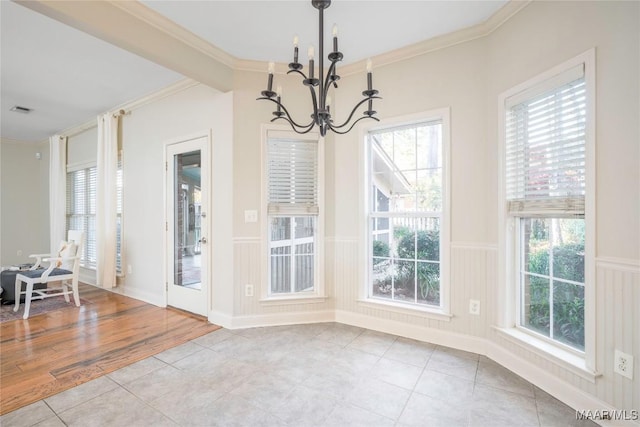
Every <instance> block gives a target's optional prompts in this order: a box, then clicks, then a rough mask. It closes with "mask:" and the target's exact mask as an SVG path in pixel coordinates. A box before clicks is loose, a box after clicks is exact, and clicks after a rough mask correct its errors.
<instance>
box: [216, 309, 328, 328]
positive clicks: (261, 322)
mask: <svg viewBox="0 0 640 427" xmlns="http://www.w3.org/2000/svg"><path fill="white" fill-rule="evenodd" d="M334 320H335V315H334V311H333V310H324V311H313V312H294V313H275V314H258V315H254V316H229V315H227V314H224V313H220V312H216V311H211V312H210V313H209V321H210V322H211V323H215V324H216V325H220V326H222V327H224V328H227V329H245V328H254V327H262V326H283V325H299V324H304V323H321V322H333V321H334Z"/></svg>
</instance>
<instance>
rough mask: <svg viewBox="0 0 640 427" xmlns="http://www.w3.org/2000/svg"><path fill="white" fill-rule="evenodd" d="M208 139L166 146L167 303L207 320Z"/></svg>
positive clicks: (201, 138)
mask: <svg viewBox="0 0 640 427" xmlns="http://www.w3.org/2000/svg"><path fill="white" fill-rule="evenodd" d="M208 143H209V139H208V137H206V136H203V137H200V138H196V139H190V140H187V141H183V142H178V143H175V144H170V145H167V149H166V171H167V175H166V179H167V183H166V188H167V198H166V200H167V206H166V209H167V224H166V233H167V248H166V249H167V250H166V253H167V304H168V305H170V306H173V307H176V308H180V309H182V310H186V311H189V312H192V313H195V314H200V315H202V316H206V315H207V314H208V309H209V280H208V277H209V276H208V259H209V256H208V254H209V242H208V240H207V239H208V237H209V236H208V234H207V232H208V228H209V227H208V226H207V225H208V223H207V213H208V212H207V211H208V203H209V176H210V175H209V156H208Z"/></svg>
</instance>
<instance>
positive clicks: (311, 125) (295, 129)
mask: <svg viewBox="0 0 640 427" xmlns="http://www.w3.org/2000/svg"><path fill="white" fill-rule="evenodd" d="M276 120H284V121H286V122H287V123H289V125H290V126H291V129H293V131H294V132H295V133H299V134H301V135H304V134H305V133H309V132H310V131H311V129H313V126H314V125H315V123H314V122H311V124H310V125H309V126H307V127H306V129H305V128H304V127H303V126H298V127H299V128H301V129H304V130H298V128H296V126H295V125H294V124H293V122H292V121H291V120H290V119H288V118H286V117H274V118H273V119H271V123H273V122H275V121H276Z"/></svg>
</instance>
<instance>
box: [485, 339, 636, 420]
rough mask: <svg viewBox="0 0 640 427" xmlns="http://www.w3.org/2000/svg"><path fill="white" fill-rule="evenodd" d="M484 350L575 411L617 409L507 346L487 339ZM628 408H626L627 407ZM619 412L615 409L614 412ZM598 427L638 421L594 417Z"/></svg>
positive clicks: (607, 411)
mask: <svg viewBox="0 0 640 427" xmlns="http://www.w3.org/2000/svg"><path fill="white" fill-rule="evenodd" d="M486 349H487V352H486V354H485V356H487V357H488V358H490V359H492V360H494V361H495V362H496V363H499V364H500V365H502V366H504V367H505V368H507V369H509V370H510V371H512V372H515V373H516V374H518V375H520V376H521V377H522V378H524V379H525V380H527V381H529V382H530V383H532V384H533V385H535V386H536V387H538V388H541V389H542V390H544V391H545V392H547V393H549V394H550V395H552V396H553V397H555V398H556V399H558V400H560V401H561V402H563V403H564V404H566V405H568V406H570V407H571V408H573V409H575V410H576V411H587V410H588V411H592V412H599V413H604V412H606V413H609V414H613V413H615V412H616V411H617V410H616V408H614V407H613V406H611V405H609V404H608V403H606V402H604V401H602V400H600V399H598V398H597V397H595V396H593V395H591V394H588V393H586V392H585V391H583V390H581V389H579V388H577V387H575V386H573V385H571V384H569V383H567V382H566V381H563V380H562V379H560V378H558V377H557V376H555V375H553V374H551V373H550V372H548V371H546V370H544V369H542V368H540V367H539V366H536V365H534V364H533V363H531V362H528V361H526V360H525V359H522V358H520V357H518V356H516V355H515V354H513V353H511V352H510V351H508V350H507V349H505V348H503V347H501V346H500V345H498V344H497V343H494V342H492V341H489V340H487V345H486ZM627 411H629V409H627ZM618 412H619V411H618ZM594 421H597V422H598V423H599V424H600V425H602V426H619V425H628V426H640V424H639V423H638V422H634V421H632V420H627V421H620V420H617V421H616V420H594Z"/></svg>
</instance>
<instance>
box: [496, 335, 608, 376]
mask: <svg viewBox="0 0 640 427" xmlns="http://www.w3.org/2000/svg"><path fill="white" fill-rule="evenodd" d="M493 328H494V329H495V330H496V331H497V332H498V334H499V335H500V336H501V337H502V338H505V339H506V340H507V341H510V342H512V343H514V344H516V345H519V346H520V347H522V348H524V349H526V350H528V351H532V352H533V353H535V354H537V355H538V356H540V357H542V358H544V359H546V360H548V361H550V362H551V363H553V364H555V365H557V366H559V367H561V368H563V369H566V370H568V371H570V372H572V373H573V374H576V375H578V376H580V377H581V378H583V379H585V380H587V381H589V382H591V383H594V384H595V382H596V378H597V377H599V376H600V375H601V374H600V373H598V372H596V371H594V370H591V369H589V368H587V366H586V362H585V359H584V358H583V357H581V356H578V355H576V354H573V353H572V352H570V351H567V350H563V349H562V348H559V347H556V346H555V345H553V344H551V343H548V342H545V341H543V340H540V339H537V338H536V337H534V336H532V335H529V334H527V333H525V332H522V331H520V330H518V329H517V328H515V327H514V328H499V327H496V326H494V327H493Z"/></svg>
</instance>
